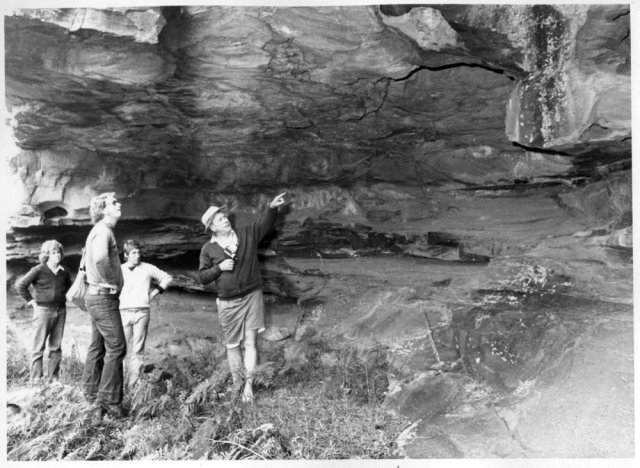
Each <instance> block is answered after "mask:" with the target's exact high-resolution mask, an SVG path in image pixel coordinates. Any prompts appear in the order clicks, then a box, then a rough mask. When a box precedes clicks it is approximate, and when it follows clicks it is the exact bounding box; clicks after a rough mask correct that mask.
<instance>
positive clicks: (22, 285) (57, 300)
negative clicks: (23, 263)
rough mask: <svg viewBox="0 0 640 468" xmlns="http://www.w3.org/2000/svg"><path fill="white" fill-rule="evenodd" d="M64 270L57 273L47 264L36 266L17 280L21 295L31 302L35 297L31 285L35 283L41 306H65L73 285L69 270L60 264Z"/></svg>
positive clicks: (17, 288)
mask: <svg viewBox="0 0 640 468" xmlns="http://www.w3.org/2000/svg"><path fill="white" fill-rule="evenodd" d="M60 266H61V267H62V270H59V271H58V274H55V273H54V272H53V271H51V269H50V268H49V267H48V266H47V265H46V264H45V263H41V264H40V265H37V266H34V267H33V268H32V269H31V270H29V272H28V273H27V274H26V275H24V276H23V277H22V278H20V279H19V280H18V281H17V282H16V290H17V291H18V294H20V297H22V298H23V299H24V300H25V301H27V302H29V301H30V300H31V299H33V297H32V296H31V292H29V286H30V285H33V289H34V290H35V293H36V297H35V299H36V303H37V304H38V305H40V306H64V305H65V303H66V302H67V299H66V297H65V294H66V293H67V291H68V290H69V288H70V287H71V275H70V274H69V270H67V269H66V268H65V267H63V266H62V265H60Z"/></svg>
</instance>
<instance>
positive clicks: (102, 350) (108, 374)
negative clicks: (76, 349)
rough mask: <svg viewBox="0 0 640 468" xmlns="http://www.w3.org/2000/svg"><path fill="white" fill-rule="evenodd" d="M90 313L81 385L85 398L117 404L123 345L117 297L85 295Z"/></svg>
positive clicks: (119, 399) (120, 397) (120, 384)
mask: <svg viewBox="0 0 640 468" xmlns="http://www.w3.org/2000/svg"><path fill="white" fill-rule="evenodd" d="M85 303H86V305H87V311H88V312H89V315H91V342H90V343H89V349H88V350H87V360H86V362H85V365H84V373H83V375H82V384H83V387H84V393H85V396H86V397H87V399H89V400H93V399H96V398H97V400H98V401H99V402H101V403H106V404H109V405H118V404H120V403H122V387H123V380H124V379H123V368H122V361H123V360H124V357H125V355H126V353H127V346H126V342H125V338H124V330H123V328H122V320H121V318H120V310H119V305H120V300H119V299H118V297H117V296H111V295H92V294H87V295H86V296H85Z"/></svg>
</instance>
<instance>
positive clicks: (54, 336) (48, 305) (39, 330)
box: [16, 240, 71, 382]
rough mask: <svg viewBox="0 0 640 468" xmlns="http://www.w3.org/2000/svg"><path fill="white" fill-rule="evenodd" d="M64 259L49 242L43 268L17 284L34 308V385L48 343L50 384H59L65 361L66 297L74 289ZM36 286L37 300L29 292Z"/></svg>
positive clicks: (56, 245)
mask: <svg viewBox="0 0 640 468" xmlns="http://www.w3.org/2000/svg"><path fill="white" fill-rule="evenodd" d="M63 255H64V249H63V247H62V244H60V242H58V241H56V240H48V241H46V242H45V243H43V244H42V247H41V248H40V265H37V266H35V267H33V268H32V269H31V270H29V272H28V273H27V274H26V275H25V276H23V277H22V278H21V279H19V280H18V282H17V283H16V289H17V290H18V294H20V296H21V297H22V298H23V299H24V300H25V301H27V305H29V306H32V307H33V324H34V330H33V341H32V343H33V345H32V348H31V365H30V375H31V381H32V382H35V381H36V380H37V379H41V378H42V357H43V355H44V349H45V345H46V342H47V338H48V339H49V374H48V377H49V381H53V380H58V378H59V373H60V361H61V360H62V349H61V343H62V335H63V334H64V324H65V321H66V319H67V309H66V306H65V304H66V297H65V295H66V293H67V291H68V290H69V288H70V287H71V275H70V274H69V270H67V269H66V268H65V267H63V266H62V265H60V261H61V260H62V257H63ZM29 286H33V289H34V291H35V298H33V296H32V295H31V292H30V291H29Z"/></svg>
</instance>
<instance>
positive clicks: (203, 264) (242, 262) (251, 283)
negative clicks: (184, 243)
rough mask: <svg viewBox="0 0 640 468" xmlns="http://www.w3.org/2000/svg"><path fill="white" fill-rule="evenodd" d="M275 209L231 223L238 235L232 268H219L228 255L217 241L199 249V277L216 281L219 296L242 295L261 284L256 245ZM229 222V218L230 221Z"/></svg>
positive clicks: (269, 222)
mask: <svg viewBox="0 0 640 468" xmlns="http://www.w3.org/2000/svg"><path fill="white" fill-rule="evenodd" d="M277 212H278V210H277V208H273V209H272V208H269V209H268V210H267V212H266V213H265V214H264V215H263V216H262V217H261V218H260V219H253V220H251V221H250V222H249V223H246V224H240V223H239V225H238V226H236V225H234V223H233V222H232V224H231V226H232V228H233V230H234V231H235V233H236V235H237V236H238V251H237V253H236V257H237V258H236V262H235V267H234V269H233V271H221V270H220V267H218V265H219V264H220V263H222V261H223V260H225V259H227V258H229V256H228V255H227V254H225V252H224V250H223V249H222V247H220V245H218V243H216V242H211V241H209V242H207V243H206V244H204V245H203V246H202V249H201V250H200V267H199V269H198V280H199V281H200V283H202V284H208V283H211V282H212V281H215V285H216V289H217V291H218V297H220V298H223V299H230V298H233V297H239V296H244V295H245V294H247V293H250V292H251V291H253V290H255V289H257V288H259V287H261V286H262V276H261V274H260V265H259V263H258V244H259V243H260V241H261V240H262V238H263V237H264V236H265V235H266V234H267V233H268V232H269V229H270V228H271V226H272V225H273V223H274V221H275V219H276V213H277ZM230 221H231V220H230Z"/></svg>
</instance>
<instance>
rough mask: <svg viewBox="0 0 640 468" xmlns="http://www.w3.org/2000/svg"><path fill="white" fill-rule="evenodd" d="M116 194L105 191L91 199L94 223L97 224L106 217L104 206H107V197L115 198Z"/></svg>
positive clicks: (90, 211)
mask: <svg viewBox="0 0 640 468" xmlns="http://www.w3.org/2000/svg"><path fill="white" fill-rule="evenodd" d="M115 196H116V194H115V192H105V193H101V194H100V195H98V196H97V197H93V198H92V199H91V206H90V207H89V214H90V215H91V222H92V223H93V224H96V223H97V222H98V221H100V220H101V219H102V218H104V207H105V206H107V198H109V197H114V198H115Z"/></svg>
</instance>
